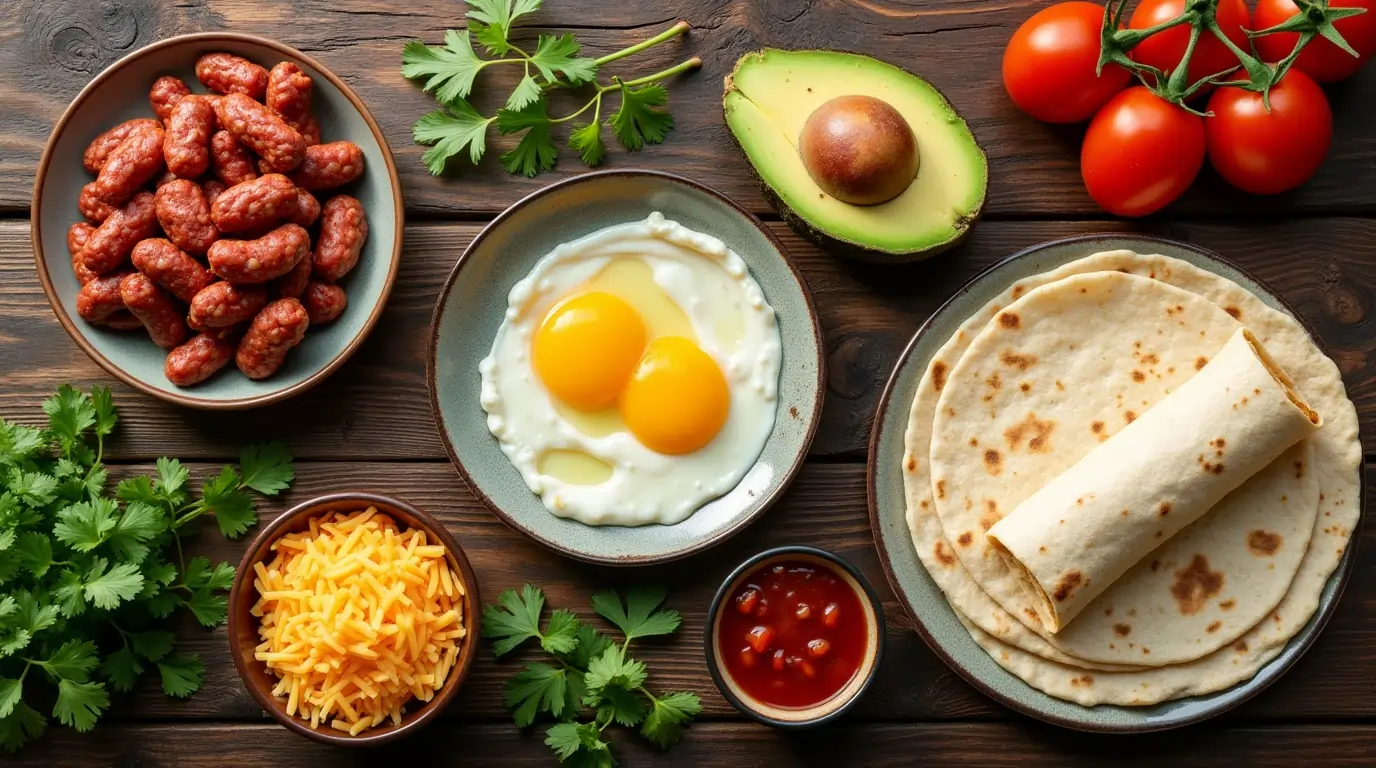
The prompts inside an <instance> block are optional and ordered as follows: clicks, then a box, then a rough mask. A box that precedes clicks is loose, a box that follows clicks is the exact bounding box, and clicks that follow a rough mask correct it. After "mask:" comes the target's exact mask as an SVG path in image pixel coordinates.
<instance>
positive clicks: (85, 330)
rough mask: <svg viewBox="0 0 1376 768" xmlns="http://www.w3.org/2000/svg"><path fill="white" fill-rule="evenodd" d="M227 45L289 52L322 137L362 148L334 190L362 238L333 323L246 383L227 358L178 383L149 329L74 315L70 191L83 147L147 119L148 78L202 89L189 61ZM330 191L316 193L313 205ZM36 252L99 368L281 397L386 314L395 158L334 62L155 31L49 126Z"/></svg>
mask: <svg viewBox="0 0 1376 768" xmlns="http://www.w3.org/2000/svg"><path fill="white" fill-rule="evenodd" d="M214 51H226V52H229V53H233V54H237V55H239V56H243V57H244V58H247V59H250V60H252V61H255V62H257V63H259V64H261V65H263V66H265V67H268V68H271V67H272V66H273V65H274V64H277V63H278V62H280V61H292V62H295V63H296V64H297V65H298V66H300V67H301V69H302V70H303V71H305V72H306V74H308V75H310V76H311V78H312V79H313V80H314V81H315V87H314V93H313V95H312V109H313V110H314V112H315V115H316V118H317V119H318V120H319V121H320V128H321V134H322V135H323V137H324V140H325V141H337V140H341V139H347V140H349V141H352V142H354V143H355V144H357V145H358V146H359V147H360V148H362V150H363V155H364V160H365V163H366V165H367V171H366V172H365V173H364V175H363V178H361V179H359V180H358V181H356V182H353V183H352V184H349V185H348V186H346V187H342V188H341V189H339V190H338V191H339V192H344V193H347V194H350V195H353V196H354V197H357V198H358V199H359V200H360V201H361V202H362V203H363V206H364V209H365V210H366V211H367V214H368V240H367V243H366V244H365V245H364V247H363V252H362V254H361V256H360V257H359V261H358V266H357V267H356V268H354V270H353V272H351V273H349V275H348V276H346V277H345V278H344V279H343V280H342V281H340V285H342V286H343V287H344V288H345V290H347V291H348V294H349V308H348V309H346V310H345V311H344V314H342V315H340V317H339V319H338V320H336V321H334V323H332V324H330V325H328V326H323V327H321V328H313V329H311V330H310V331H309V332H308V333H307V334H306V338H305V340H304V341H302V342H301V344H300V346H298V347H297V348H296V349H294V350H292V351H291V354H289V355H288V356H287V361H286V363H285V364H283V366H282V368H281V370H279V371H278V372H277V373H276V374H274V375H273V376H270V377H268V378H267V379H264V380H263V381H253V380H251V379H249V378H248V377H246V376H244V375H243V374H241V373H239V372H238V371H237V370H234V368H233V365H230V366H227V368H228V370H223V371H221V372H219V373H217V374H216V375H215V376H213V377H212V378H211V379H210V380H208V381H206V382H205V383H203V384H200V385H198V386H195V387H188V388H181V387H178V386H176V385H174V384H173V383H172V382H170V381H168V380H167V377H166V376H164V375H163V360H164V359H165V358H166V357H167V353H166V352H164V351H163V350H161V349H158V347H157V346H155V345H154V344H153V342H151V341H149V340H148V336H147V334H145V333H143V332H142V331H138V332H118V331H111V330H109V329H106V328H100V327H96V326H92V325H88V324H87V323H86V322H84V321H83V320H81V318H79V317H77V314H76V294H77V291H78V290H80V288H81V286H80V284H78V283H77V280H76V276H75V275H73V274H72V266H71V257H70V256H69V255H68V253H67V228H68V227H69V226H71V224H72V223H73V222H75V221H79V220H80V219H81V215H80V214H79V213H77V209H76V199H77V195H78V194H79V193H80V192H81V187H82V186H83V185H85V184H86V183H87V182H89V181H91V180H92V177H91V175H90V174H88V173H86V170H85V169H84V168H82V166H81V155H82V153H83V152H84V151H85V149H86V145H87V144H88V143H90V141H91V139H93V138H95V137H96V136H97V135H99V134H100V133H101V132H102V131H104V130H106V129H108V128H110V127H112V126H115V125H117V124H119V123H121V122H123V121H125V120H128V119H131V118H134V117H152V116H153V113H152V109H151V108H150V107H149V106H148V88H149V86H151V85H152V84H153V81H154V80H156V79H157V78H158V77H159V76H161V75H175V76H177V77H180V78H181V79H182V80H184V81H185V82H186V83H187V84H188V85H190V86H191V88H192V90H194V91H197V92H204V91H205V88H204V87H203V86H201V84H200V83H199V82H197V80H196V73H195V64H196V59H197V58H198V57H199V56H200V55H201V54H203V53H210V52H214ZM329 196H330V193H329V192H324V193H321V195H320V197H321V201H320V202H321V203H324V202H325V200H327V199H328V198H329ZM32 227H33V250H34V259H35V260H36V262H37V266H38V276H39V279H40V280H41V281H42V283H43V290H44V291H45V292H46V293H47V294H48V302H49V303H50V304H51V305H52V307H53V312H55V313H56V314H57V319H58V320H59V321H60V322H61V323H62V327H63V328H65V329H66V330H67V333H68V334H69V335H71V337H72V340H73V341H75V342H76V343H77V345H78V346H80V347H81V349H82V350H83V351H84V352H85V353H86V354H87V355H90V357H91V359H92V360H94V361H95V362H96V363H97V364H98V365H100V367H102V368H104V369H105V370H106V371H108V372H109V373H110V374H112V375H114V376H116V377H118V378H119V379H120V380H122V381H124V382H125V383H126V384H128V385H129V386H131V387H134V388H135V389H139V390H142V391H143V392H146V393H148V394H150V395H152V396H154V397H158V398H161V399H163V400H168V401H170V402H174V403H179V404H181V405H186V406H190V407H192V408H206V409H223V410H228V409H236V408H252V407H255V406H259V405H266V404H268V403H272V402H277V401H279V400H284V399H286V398H288V397H291V396H292V395H295V394H298V393H300V392H304V391H305V390H307V389H309V388H310V387H312V386H314V385H315V384H318V383H319V382H321V381H323V380H324V379H325V377H327V376H329V375H330V374H331V373H333V372H334V370H335V369H337V368H338V367H339V366H341V365H343V364H344V361H345V360H346V359H348V357H349V355H350V354H352V353H353V351H354V349H356V348H357V347H358V345H359V344H361V343H362V342H363V339H364V337H366V336H367V335H368V332H369V331H370V330H372V327H373V325H374V323H376V322H377V318H378V316H379V315H381V314H382V308H383V305H384V304H386V303H387V296H388V294H389V293H390V292H391V290H392V282H393V281H394V280H395V279H396V273H397V267H398V265H399V264H400V263H401V230H402V200H401V184H400V182H399V181H398V179H397V170H396V164H395V163H394V162H393V161H392V153H391V150H389V149H388V148H387V142H386V140H385V139H384V138H383V135H382V129H380V128H379V127H378V125H377V123H376V122H375V121H374V120H373V118H372V115H370V114H369V113H368V110H367V108H366V107H365V106H364V105H363V102H362V101H360V100H359V98H358V96H357V95H356V94H355V93H354V92H353V91H352V90H351V89H350V88H349V86H347V85H345V83H344V81H343V80H341V79H339V77H338V76H336V75H335V74H334V73H333V72H331V71H329V70H328V69H326V68H325V67H324V66H323V65H322V64H320V63H319V62H317V61H315V60H314V59H312V58H310V57H308V56H306V55H305V54H303V53H301V52H300V51H297V50H296V49H294V48H290V47H288V46H285V45H282V44H281V43H278V42H275V41H272V40H269V39H267V38H264V37H258V36H256V35H243V34H233V33H228V32H206V33H201V34H194V35H182V36H179V37H172V38H168V39H166V40H160V41H158V42H156V43H153V44H152V45H149V46H146V47H144V48H140V49H139V50H137V51H134V52H133V53H131V54H129V55H128V56H125V57H124V58H122V59H120V60H119V61H117V62H115V63H114V64H112V65H110V67H109V68H108V69H106V70H105V71H104V72H101V73H100V75H99V76H97V77H96V78H95V79H94V80H92V81H91V82H90V84H89V85H87V86H86V87H85V88H83V89H82V91H81V93H80V94H78V95H77V97H76V99H75V100H73V101H72V103H71V106H69V107H67V111H66V112H64V113H63V114H62V117H61V118H59V119H58V121H57V126H56V127H55V128H53V133H52V136H51V137H50V138H49V139H48V146H47V148H46V149H45V150H44V152H43V159H42V160H41V161H39V164H38V176H37V180H36V182H35V184H34V193H33V213H32Z"/></svg>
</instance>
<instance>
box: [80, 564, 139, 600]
mask: <svg viewBox="0 0 1376 768" xmlns="http://www.w3.org/2000/svg"><path fill="white" fill-rule="evenodd" d="M105 567H106V561H105V558H103V557H97V558H96V559H95V560H94V561H93V564H92V566H91V570H90V571H89V572H87V574H86V587H85V594H86V599H87V600H89V601H90V602H91V604H92V605H94V606H95V607H97V608H102V609H105V610H110V609H111V608H114V607H115V606H117V605H119V604H120V603H121V602H123V601H125V600H132V599H133V597H134V596H135V595H137V594H138V593H139V590H140V589H142V588H143V574H142V573H139V567H138V565H136V564H134V563H119V564H117V565H115V566H114V567H112V568H110V570H108V571H107V570H105Z"/></svg>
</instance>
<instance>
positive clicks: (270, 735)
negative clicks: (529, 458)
mask: <svg viewBox="0 0 1376 768" xmlns="http://www.w3.org/2000/svg"><path fill="white" fill-rule="evenodd" d="M612 738H613V745H614V746H613V749H614V750H615V752H616V755H617V757H618V759H620V760H622V763H621V765H623V766H627V768H634V766H648V765H655V766H661V765H670V766H740V765H748V766H769V768H790V767H791V766H835V765H848V766H876V767H878V766H892V765H940V766H964V767H968V768H984V767H986V766H987V767H989V768H993V767H995V766H1012V765H1017V766H1027V768H1043V767H1045V768H1053V767H1054V768H1080V767H1081V766H1084V767H1085V768H1090V767H1091V766H1102V765H1105V764H1106V762H1105V756H1106V755H1112V756H1113V757H1112V765H1115V766H1129V767H1130V768H1137V767H1138V766H1140V767H1141V768H1154V767H1155V766H1163V765H1188V766H1200V767H1201V768H1215V767H1218V768H1222V767H1223V766H1238V765H1246V766H1252V767H1254V768H1294V767H1295V766H1301V765H1303V766H1315V765H1325V766H1369V765H1371V756H1372V755H1373V754H1376V726H1371V725H1285V726H1271V727H1267V728H1254V727H1253V728H1248V727H1231V728H1229V727H1224V728H1214V729H1210V730H1208V731H1207V732H1206V731H1204V730H1202V729H1193V730H1188V731H1184V732H1179V731H1177V732H1170V733H1154V734H1145V735H1142V736H1099V735H1092V734H1084V733H1073V732H1070V731H1064V730H1061V729H1057V728H1052V727H1050V726H1046V725H1042V724H1039V723H1034V722H1031V721H1029V720H1026V719H1022V720H1018V721H1017V722H1014V723H1009V724H992V723H949V724H934V723H903V724H899V723H854V722H847V723H844V724H840V725H836V726H832V727H829V728H824V729H820V730H814V731H781V730H777V729H772V728H766V727H765V726H762V725H757V724H755V723H724V722H699V723H697V724H696V725H693V726H692V727H691V728H690V729H689V731H688V735H687V737H686V738H685V739H684V740H683V742H682V743H681V744H679V745H678V746H677V747H675V748H674V749H672V750H670V751H669V752H667V753H662V752H658V751H656V750H654V749H653V748H651V747H649V746H647V745H646V744H645V743H644V742H643V741H641V740H640V739H639V738H638V737H636V736H633V735H631V734H629V733H626V732H624V731H622V730H620V729H613V731H612ZM543 739H544V734H543V733H542V732H541V731H540V730H539V729H534V728H532V729H530V730H528V731H525V732H520V731H517V730H516V728H515V727H514V726H511V725H508V724H487V723H465V724H462V725H455V724H446V725H445V726H438V725H437V726H433V727H431V728H429V729H427V730H425V731H423V732H421V733H419V734H417V735H416V736H415V737H413V738H410V739H408V740H406V741H402V742H399V743H397V744H394V745H389V746H387V747H383V748H380V749H378V750H365V749H357V750H349V749H343V748H338V747H328V746H325V745H323V744H318V743H316V742H313V741H308V740H307V739H305V738H303V737H301V736H297V735H295V734H292V733H289V732H288V731H286V730H285V729H283V728H278V727H277V726H276V725H237V726H235V725H169V724H141V725H101V726H99V727H98V728H97V729H96V730H95V731H93V732H92V733H90V734H85V735H82V736H76V735H74V734H72V733H71V732H70V731H67V730H66V729H62V730H60V731H58V732H56V733H50V734H49V735H48V736H47V737H46V738H45V739H44V740H43V741H41V742H39V743H38V744H36V745H35V746H34V747H32V748H31V749H29V750H28V751H26V752H24V753H23V754H21V755H20V757H19V759H18V760H14V761H11V762H9V763H7V765H15V766H69V765H118V766H139V768H173V767H174V766H176V767H177V768H231V767H232V766H234V767H237V766H243V767H244V768H259V767H260V766H264V765H273V766H278V765H280V766H302V767H303V768H305V767H306V766H309V768H331V767H332V766H360V767H362V766H376V765H379V764H381V763H383V762H384V761H385V762H386V763H389V764H412V765H426V766H451V765H452V766H465V765H475V764H482V765H497V764H500V765H503V766H550V765H554V764H555V763H554V758H553V756H552V755H551V754H550V752H549V750H548V748H546V747H545V746H544V745H543V744H542V743H541V742H542V741H543Z"/></svg>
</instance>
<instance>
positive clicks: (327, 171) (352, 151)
mask: <svg viewBox="0 0 1376 768" xmlns="http://www.w3.org/2000/svg"><path fill="white" fill-rule="evenodd" d="M362 175H363V150H362V149H359V147H358V145H357V144H355V143H353V142H352V141H332V142H330V143H329V144H317V145H315V146H312V147H306V150H305V155H304V158H303V159H302V161H301V165H300V167H298V168H297V169H296V171H295V172H293V173H292V174H291V180H292V183H294V184H296V186H298V187H301V188H302V189H308V190H310V191H312V192H319V191H321V190H325V189H334V188H335V187H338V186H342V185H344V184H348V183H349V182H351V181H353V180H354V179H357V178H358V177H359V176H362Z"/></svg>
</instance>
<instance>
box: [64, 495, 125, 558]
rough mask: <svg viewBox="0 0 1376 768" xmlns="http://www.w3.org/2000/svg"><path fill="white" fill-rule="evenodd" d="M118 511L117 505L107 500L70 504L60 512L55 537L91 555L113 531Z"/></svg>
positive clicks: (98, 499) (78, 550) (99, 499)
mask: <svg viewBox="0 0 1376 768" xmlns="http://www.w3.org/2000/svg"><path fill="white" fill-rule="evenodd" d="M117 511H119V507H118V506H117V505H116V504H115V502H114V501H111V500H110V499H105V498H96V499H93V500H92V501H83V502H79V503H77V504H69V505H67V506H65V507H63V508H62V509H60V510H58V511H57V521H58V522H57V524H56V525H54V526H53V535H54V536H56V537H57V540H58V541H60V542H62V543H63V544H66V545H67V546H69V547H71V548H72V549H74V550H76V551H77V552H90V551H91V550H93V549H95V548H96V547H98V546H100V545H101V544H103V543H105V538H106V537H107V536H109V535H110V531H112V530H114V527H115V522H116V521H115V513H116V512H117Z"/></svg>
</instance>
